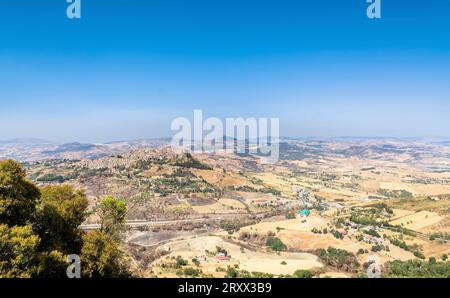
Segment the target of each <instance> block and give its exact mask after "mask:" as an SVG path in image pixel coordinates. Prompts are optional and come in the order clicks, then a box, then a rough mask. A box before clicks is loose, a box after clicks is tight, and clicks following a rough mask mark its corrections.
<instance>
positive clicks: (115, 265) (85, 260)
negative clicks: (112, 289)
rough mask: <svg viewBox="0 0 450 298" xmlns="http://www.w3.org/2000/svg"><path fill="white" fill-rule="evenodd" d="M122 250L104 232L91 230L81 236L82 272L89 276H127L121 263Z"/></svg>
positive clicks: (84, 275) (125, 269) (126, 271)
mask: <svg viewBox="0 0 450 298" xmlns="http://www.w3.org/2000/svg"><path fill="white" fill-rule="evenodd" d="M122 255H123V253H122V251H121V250H120V249H119V245H118V243H117V242H115V241H111V239H110V237H109V235H107V234H106V232H101V231H91V232H88V233H87V234H85V235H84V237H83V248H82V250H81V256H80V258H81V260H82V274H83V277H89V278H115V277H128V276H129V272H128V270H127V268H126V267H125V266H124V265H123V264H122V263H121V258H122Z"/></svg>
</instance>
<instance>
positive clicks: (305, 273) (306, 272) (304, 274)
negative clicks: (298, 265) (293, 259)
mask: <svg viewBox="0 0 450 298" xmlns="http://www.w3.org/2000/svg"><path fill="white" fill-rule="evenodd" d="M313 276H314V274H313V273H312V272H311V271H309V270H297V271H295V272H294V277H296V278H312V277H313Z"/></svg>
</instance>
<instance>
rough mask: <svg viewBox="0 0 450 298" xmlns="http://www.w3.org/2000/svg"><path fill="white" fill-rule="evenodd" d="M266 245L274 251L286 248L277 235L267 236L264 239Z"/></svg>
mask: <svg viewBox="0 0 450 298" xmlns="http://www.w3.org/2000/svg"><path fill="white" fill-rule="evenodd" d="M266 245H267V246H269V247H270V248H271V249H272V250H274V251H283V250H286V249H287V247H286V245H285V244H284V243H283V242H282V241H281V240H280V239H279V238H277V237H274V236H269V237H268V238H267V241H266Z"/></svg>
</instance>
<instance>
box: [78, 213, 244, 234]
mask: <svg viewBox="0 0 450 298" xmlns="http://www.w3.org/2000/svg"><path fill="white" fill-rule="evenodd" d="M242 216H249V214H247V213H234V214H233V213H231V214H211V215H208V216H206V217H199V218H190V219H177V220H157V221H151V220H128V221H126V222H125V225H126V226H128V227H132V228H137V227H146V226H163V225H173V224H179V223H196V222H208V221H217V220H224V219H227V218H236V217H242ZM100 226H101V225H100V224H97V223H96V224H83V225H81V226H80V229H82V230H85V231H88V230H98V229H100Z"/></svg>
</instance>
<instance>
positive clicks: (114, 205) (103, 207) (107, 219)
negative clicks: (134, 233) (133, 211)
mask: <svg viewBox="0 0 450 298" xmlns="http://www.w3.org/2000/svg"><path fill="white" fill-rule="evenodd" d="M126 213H127V207H126V205H125V203H124V202H122V201H119V200H117V199H116V198H114V197H113V196H106V197H104V198H103V200H102V201H101V202H100V207H99V210H98V215H99V217H100V222H101V228H100V231H101V232H105V233H106V234H108V235H110V236H117V235H118V233H120V231H121V230H122V228H123V224H124V222H125V215H126Z"/></svg>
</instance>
